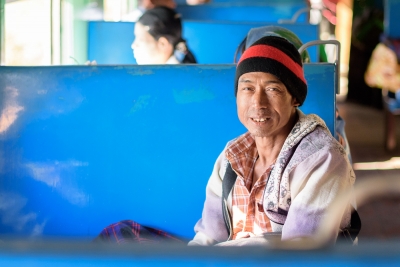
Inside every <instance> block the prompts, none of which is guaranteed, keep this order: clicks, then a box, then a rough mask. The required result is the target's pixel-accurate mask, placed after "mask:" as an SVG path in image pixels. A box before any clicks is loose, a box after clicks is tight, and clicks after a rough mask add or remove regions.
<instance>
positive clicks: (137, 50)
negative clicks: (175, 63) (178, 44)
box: [131, 22, 169, 65]
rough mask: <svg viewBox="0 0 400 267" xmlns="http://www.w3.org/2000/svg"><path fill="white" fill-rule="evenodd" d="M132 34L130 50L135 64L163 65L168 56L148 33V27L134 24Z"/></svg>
mask: <svg viewBox="0 0 400 267" xmlns="http://www.w3.org/2000/svg"><path fill="white" fill-rule="evenodd" d="M134 34H135V40H134V41H133V43H132V45H131V48H132V49H133V56H134V57H135V59H136V62H137V64H139V65H143V64H165V62H166V61H167V60H168V58H169V56H166V55H165V53H164V52H163V49H162V47H160V42H159V41H158V40H156V39H154V37H153V36H151V34H150V33H148V26H144V25H142V24H141V23H139V22H137V23H135V30H134Z"/></svg>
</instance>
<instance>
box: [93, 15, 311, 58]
mask: <svg viewBox="0 0 400 267" xmlns="http://www.w3.org/2000/svg"><path fill="white" fill-rule="evenodd" d="M265 25H266V24H265V23H257V22H253V23H238V22H207V21H184V22H183V36H184V38H185V39H186V40H187V42H188V46H189V48H190V49H191V51H192V52H193V54H194V55H195V57H196V59H197V62H198V63H200V64H224V63H233V58H234V55H235V51H236V49H237V47H238V46H239V44H240V42H241V41H242V40H243V39H244V38H245V36H246V35H247V33H248V32H249V31H250V29H252V28H257V27H262V26H265ZM268 25H277V26H282V27H285V28H287V29H289V30H291V31H293V32H294V33H295V34H296V35H297V36H299V38H300V39H301V40H302V41H303V43H306V42H309V41H313V40H317V39H318V26H317V25H311V24H305V23H299V24H284V25H281V24H276V23H268ZM133 28H134V23H133V22H130V23H129V22H104V21H92V22H89V38H88V39H89V47H88V55H89V59H90V60H96V61H97V63H99V64H132V63H134V57H133V54H132V49H131V48H130V47H131V43H132V42H133V39H134V36H133ZM308 52H309V54H310V57H311V60H312V62H317V61H318V50H317V47H316V46H312V47H310V48H309V49H308Z"/></svg>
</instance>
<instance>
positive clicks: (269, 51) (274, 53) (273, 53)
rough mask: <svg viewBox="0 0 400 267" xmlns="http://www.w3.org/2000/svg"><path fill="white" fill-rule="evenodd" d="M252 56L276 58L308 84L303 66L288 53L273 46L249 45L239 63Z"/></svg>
mask: <svg viewBox="0 0 400 267" xmlns="http://www.w3.org/2000/svg"><path fill="white" fill-rule="evenodd" d="M252 57H264V58H270V59H273V60H276V61H278V62H280V63H282V64H283V65H284V66H286V67H287V68H288V69H289V70H290V71H291V72H293V73H294V74H295V75H296V76H297V77H299V78H300V80H302V81H303V82H304V83H305V84H307V82H306V79H305V78H304V72H303V68H302V67H301V66H300V65H299V64H297V63H296V62H295V61H294V60H293V59H291V58H290V57H289V56H288V55H286V54H285V53H283V52H282V51H281V50H279V49H277V48H275V47H273V46H270V45H262V44H260V45H254V46H251V47H249V48H248V49H247V50H246V51H244V53H243V55H242V57H241V58H240V60H239V62H238V65H239V64H240V62H242V61H243V60H245V59H248V58H252Z"/></svg>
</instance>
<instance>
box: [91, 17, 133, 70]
mask: <svg viewBox="0 0 400 267" xmlns="http://www.w3.org/2000/svg"><path fill="white" fill-rule="evenodd" d="M134 25H135V24H134V23H132V22H117V23H114V22H104V21H92V22H89V26H88V27H89V30H88V35H89V36H88V60H90V61H93V60H96V61H97V63H98V64H136V60H135V58H134V57H133V53H132V49H131V44H132V42H133V40H134V34H133V28H134Z"/></svg>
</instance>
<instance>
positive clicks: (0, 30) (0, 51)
mask: <svg viewBox="0 0 400 267" xmlns="http://www.w3.org/2000/svg"><path fill="white" fill-rule="evenodd" d="M4 5H5V0H0V65H4V63H5V58H4V55H5V49H6V48H5V38H4V35H5V25H4V22H5V20H4Z"/></svg>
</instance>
